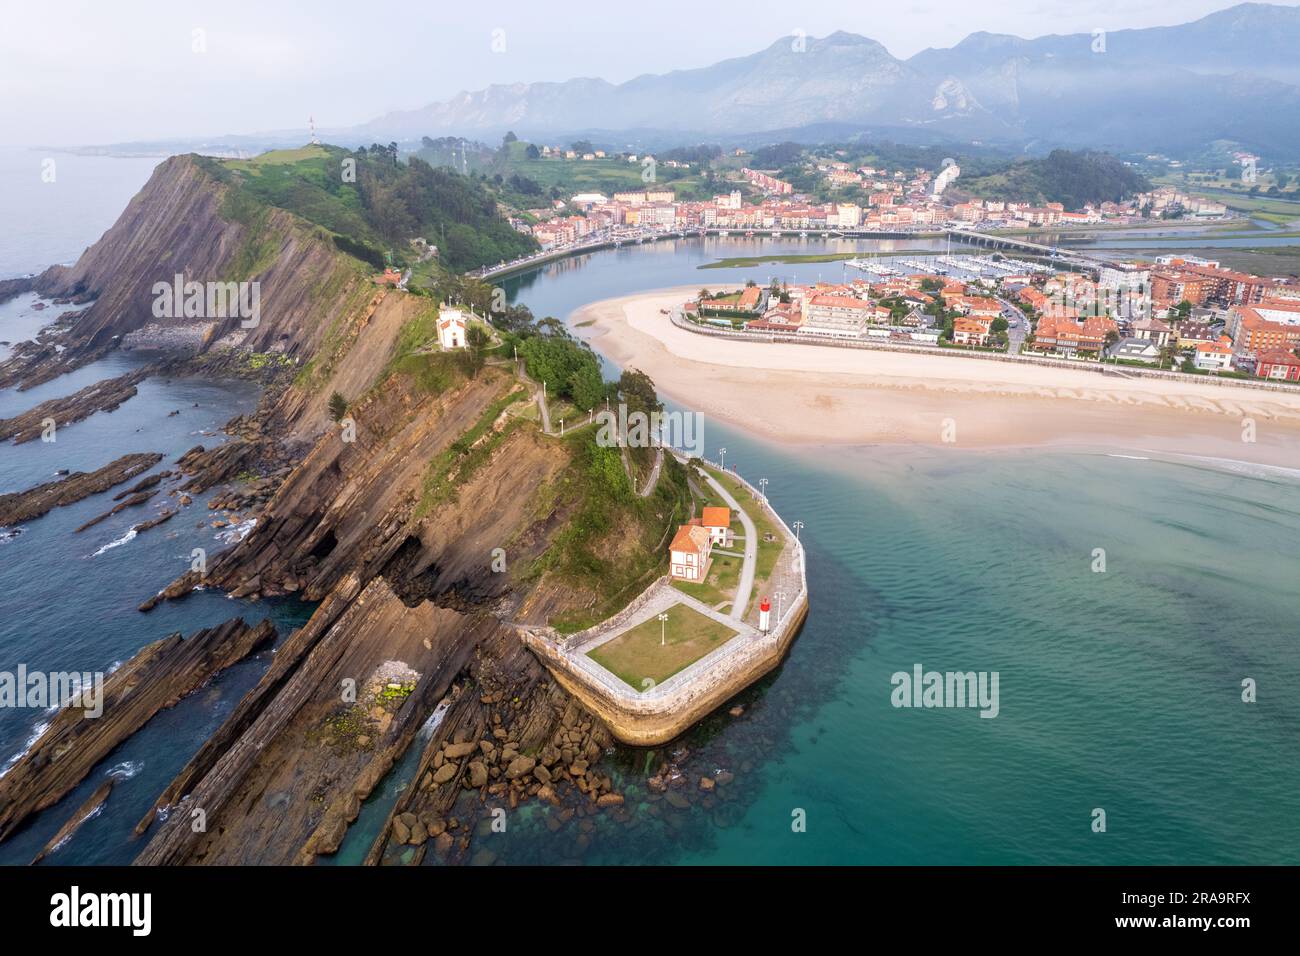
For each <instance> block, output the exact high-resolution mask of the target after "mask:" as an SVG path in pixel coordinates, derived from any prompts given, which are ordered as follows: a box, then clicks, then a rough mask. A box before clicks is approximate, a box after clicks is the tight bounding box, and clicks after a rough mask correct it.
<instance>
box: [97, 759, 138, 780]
mask: <svg viewBox="0 0 1300 956" xmlns="http://www.w3.org/2000/svg"><path fill="white" fill-rule="evenodd" d="M143 769H144V764H143V763H142V762H141V761H139V760H123V761H122V762H121V763H119V764H114V765H113V766H111V767H109V768H108V769H107V770H106V771H104V776H106V777H116V778H117V779H118V780H119V781H122V780H130V779H131V778H132V777H134V776H135V775H136V774H138V773H139V772H140V771H141V770H143Z"/></svg>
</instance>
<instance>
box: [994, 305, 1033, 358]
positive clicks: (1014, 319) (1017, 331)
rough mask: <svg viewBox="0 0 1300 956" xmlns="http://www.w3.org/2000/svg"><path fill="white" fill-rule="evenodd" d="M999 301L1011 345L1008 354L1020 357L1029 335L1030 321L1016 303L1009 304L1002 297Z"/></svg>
mask: <svg viewBox="0 0 1300 956" xmlns="http://www.w3.org/2000/svg"><path fill="white" fill-rule="evenodd" d="M997 299H998V302H999V304H1001V306H1002V317H1003V318H1004V319H1006V320H1007V341H1008V343H1009V344H1008V345H1007V354H1008V355H1019V354H1020V348H1021V346H1022V345H1024V342H1025V336H1027V335H1028V334H1029V319H1028V318H1027V317H1026V316H1025V313H1023V312H1021V311H1020V309H1019V308H1018V307H1017V306H1016V304H1015V303H1014V302H1009V301H1007V300H1006V299H1004V298H1002V297H1001V296H998V297H997ZM1012 323H1015V324H1014V325H1013V324H1012Z"/></svg>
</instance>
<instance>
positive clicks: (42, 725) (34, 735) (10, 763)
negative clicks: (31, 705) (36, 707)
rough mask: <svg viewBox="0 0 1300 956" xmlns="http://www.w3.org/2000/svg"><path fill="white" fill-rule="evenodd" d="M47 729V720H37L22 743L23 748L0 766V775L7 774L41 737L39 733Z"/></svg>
mask: <svg viewBox="0 0 1300 956" xmlns="http://www.w3.org/2000/svg"><path fill="white" fill-rule="evenodd" d="M49 729H50V722H49V721H48V720H42V721H39V722H38V723H37V724H36V726H35V727H34V728H33V729H32V732H31V734H30V735H29V736H28V738H27V742H26V743H24V744H23V749H22V750H20V751H18V753H16V754H14V755H13V756H12V757H10V758H9V759H8V760H6V761H5V763H4V766H3V767H0V777H3V776H4V775H5V774H7V773H8V772H9V771H10V770H12V769H13V768H14V765H15V764H16V763H18V761H20V760H22V759H23V757H25V756H27V752H28V751H29V750H31V749H32V748H33V747H34V746H36V741H38V740H40V739H41V734H43V733H45V731H47V730H49Z"/></svg>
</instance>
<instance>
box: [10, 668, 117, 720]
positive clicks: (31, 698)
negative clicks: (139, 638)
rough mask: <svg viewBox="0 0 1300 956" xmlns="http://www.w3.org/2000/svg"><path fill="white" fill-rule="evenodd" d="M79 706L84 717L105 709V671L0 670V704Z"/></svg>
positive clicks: (41, 706) (101, 712) (47, 706)
mask: <svg viewBox="0 0 1300 956" xmlns="http://www.w3.org/2000/svg"><path fill="white" fill-rule="evenodd" d="M65 706H67V707H71V706H80V707H81V709H82V710H83V711H84V712H85V715H86V716H87V717H99V716H101V715H102V714H103V713H104V674H103V672H101V671H94V672H90V671H87V672H77V671H29V670H28V669H27V665H26V664H19V665H18V670H17V671H0V707H39V708H42V709H46V708H49V707H65Z"/></svg>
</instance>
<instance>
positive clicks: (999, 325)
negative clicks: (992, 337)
mask: <svg viewBox="0 0 1300 956" xmlns="http://www.w3.org/2000/svg"><path fill="white" fill-rule="evenodd" d="M1006 330H1007V320H1006V319H1004V318H1002V316H1000V315H999V316H998V317H997V318H996V319H994V320H993V322H992V324H990V325H989V331H990V332H995V333H996V332H1005V331H1006Z"/></svg>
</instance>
